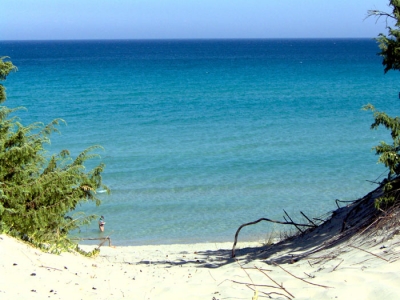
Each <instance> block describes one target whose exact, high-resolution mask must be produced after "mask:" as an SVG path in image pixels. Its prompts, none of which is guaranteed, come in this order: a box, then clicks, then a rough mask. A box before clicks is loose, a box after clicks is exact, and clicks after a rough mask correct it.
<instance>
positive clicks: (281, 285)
mask: <svg viewBox="0 0 400 300" xmlns="http://www.w3.org/2000/svg"><path fill="white" fill-rule="evenodd" d="M254 268H255V269H257V270H258V271H260V272H261V273H263V274H264V275H265V276H267V277H268V279H269V280H271V281H272V282H273V283H275V284H276V285H277V286H278V287H279V288H280V289H282V290H283V291H285V292H286V293H287V294H288V295H289V296H290V297H292V298H295V297H294V296H293V295H292V294H291V293H289V291H288V290H287V289H285V288H284V287H283V284H279V283H277V282H276V281H275V280H274V279H272V277H271V276H269V275H268V274H267V273H266V272H264V271H263V270H262V269H260V268H257V267H254Z"/></svg>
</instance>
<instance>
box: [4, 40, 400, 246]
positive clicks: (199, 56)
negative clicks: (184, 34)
mask: <svg viewBox="0 0 400 300" xmlns="http://www.w3.org/2000/svg"><path fill="white" fill-rule="evenodd" d="M377 52H379V49H378V46H377V44H376V42H375V41H374V40H372V39H271V40H132V41H129V40H121V41H118V40H115V41H114V40H113V41H1V42H0V55H1V56H9V57H10V58H11V60H12V61H13V63H14V64H15V65H16V66H17V67H18V69H19V70H18V72H17V73H15V74H11V75H10V76H9V77H8V79H7V81H6V82H5V83H4V84H5V86H6V88H7V94H8V100H7V102H6V103H5V104H6V105H7V106H9V107H16V106H24V107H26V108H27V111H21V112H19V114H18V115H19V116H20V117H21V121H22V123H24V124H28V123H32V122H36V121H41V122H44V123H48V122H50V121H51V120H53V119H55V118H62V119H64V120H65V121H66V122H67V125H66V126H61V128H60V130H61V134H60V135H58V134H54V135H53V136H52V144H51V146H49V150H50V151H52V152H55V151H59V150H61V149H69V150H70V151H71V153H72V154H73V155H77V154H78V153H79V152H80V151H82V150H84V149H85V148H86V147H88V146H90V145H93V144H98V145H102V146H103V147H104V151H101V152H100V154H101V160H102V161H103V162H104V163H105V164H106V165H107V167H106V170H105V173H104V176H103V179H104V183H105V184H107V185H108V186H109V187H110V188H111V191H112V193H111V195H106V194H104V193H101V191H99V195H100V197H101V198H102V200H103V203H102V205H101V206H100V207H96V206H95V205H94V204H89V205H83V206H82V207H80V208H79V209H80V210H83V211H85V212H86V213H95V214H98V215H104V216H105V219H106V231H105V233H104V234H103V235H110V236H111V238H112V241H113V243H114V244H116V245H143V244H165V243H193V242H214V241H233V237H234V234H235V231H236V229H237V228H238V227H239V226H240V225H241V224H242V223H246V222H250V221H254V220H256V219H258V218H261V217H266V218H271V219H279V220H282V219H283V218H282V216H283V215H284V213H283V209H285V210H286V211H287V212H288V213H289V214H290V215H291V216H292V217H293V218H294V219H295V220H297V221H301V220H302V219H301V215H300V213H299V212H300V211H302V212H304V213H305V214H307V215H308V216H310V217H311V216H312V217H318V216H320V215H323V214H324V213H326V212H329V211H331V210H333V209H335V208H336V204H335V199H341V200H352V199H356V198H359V197H361V196H363V195H364V194H366V193H368V192H369V191H371V190H372V189H374V188H375V187H376V184H373V183H371V182H370V181H375V180H379V178H380V176H382V174H386V173H385V172H386V171H385V169H384V167H383V166H382V165H378V164H377V156H375V155H374V152H373V151H371V148H372V147H373V146H374V145H376V144H378V142H379V141H380V140H383V139H385V140H388V141H390V139H389V134H388V133H387V132H386V131H385V130H378V131H372V130H370V125H371V123H372V121H373V118H372V114H371V113H370V112H365V111H362V110H361V107H362V106H363V105H365V104H367V103H373V104H374V105H375V106H376V107H377V108H378V109H380V110H385V111H387V112H388V113H389V114H392V115H395V114H398V113H399V107H400V100H399V97H398V93H399V89H398V86H397V82H398V74H397V73H395V72H389V73H388V74H386V75H384V73H383V67H382V65H381V58H380V57H379V56H378V55H377ZM96 162H97V163H98V162H99V160H98V161H96ZM381 179H382V178H381ZM283 229H284V228H283V227H276V226H272V225H271V224H267V223H266V224H262V223H259V224H257V225H255V226H252V227H246V228H245V229H243V230H242V233H241V236H240V239H241V240H260V239H261V240H262V239H264V238H266V237H267V235H268V232H269V231H270V230H277V231H279V230H283ZM81 235H82V236H84V237H97V236H100V233H99V231H98V228H97V224H93V225H92V226H90V227H87V228H83V229H82V233H81Z"/></svg>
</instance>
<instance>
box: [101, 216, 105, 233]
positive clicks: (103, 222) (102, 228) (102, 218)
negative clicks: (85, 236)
mask: <svg viewBox="0 0 400 300" xmlns="http://www.w3.org/2000/svg"><path fill="white" fill-rule="evenodd" d="M104 224H106V222H105V221H104V217H103V216H101V217H100V219H99V229H100V231H101V232H103V231H104Z"/></svg>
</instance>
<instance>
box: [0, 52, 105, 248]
mask: <svg viewBox="0 0 400 300" xmlns="http://www.w3.org/2000/svg"><path fill="white" fill-rule="evenodd" d="M13 70H15V67H14V66H13V65H12V63H7V62H4V61H3V60H2V59H0V74H1V75H0V76H1V79H2V80H5V79H6V77H7V75H8V74H9V73H10V72H11V71H13ZM4 97H5V94H4ZM4 100H5V98H4V99H3V101H4ZM17 110H18V108H17V109H10V108H7V107H5V106H0V232H7V233H9V234H11V235H13V236H16V237H19V238H23V239H26V240H28V241H30V242H31V243H33V244H35V245H37V246H41V247H42V248H45V249H47V250H48V251H50V252H58V251H60V250H63V249H66V248H71V247H74V248H75V245H74V244H73V243H72V242H71V241H70V240H69V238H68V233H69V232H70V231H71V230H75V229H78V228H79V227H80V226H82V225H85V224H88V223H90V222H91V221H92V220H94V219H95V218H97V217H96V216H94V215H91V216H86V217H84V216H81V215H78V217H77V216H76V215H72V216H71V215H70V214H71V213H72V212H73V211H74V210H75V208H76V207H77V206H78V205H79V204H80V203H82V202H87V201H92V202H95V204H96V205H100V199H99V198H97V197H96V190H97V189H98V188H103V189H105V190H106V191H109V190H108V188H107V187H106V186H104V185H103V184H102V178H101V173H102V172H103V169H104V164H102V163H100V164H99V165H98V166H96V167H95V168H93V169H92V170H89V171H87V170H86V169H85V166H84V163H85V162H86V161H87V160H88V159H92V158H95V157H98V155H97V154H93V151H95V150H98V149H101V147H99V146H92V147H90V148H88V149H86V150H85V151H83V152H82V153H81V154H79V155H78V157H76V158H75V159H73V158H72V157H71V156H70V154H69V152H68V151H67V150H64V151H61V152H60V153H59V154H54V155H52V156H50V157H49V156H48V154H47V152H46V150H45V148H44V146H45V144H46V143H49V136H50V134H51V133H53V132H57V128H56V127H57V125H59V123H60V122H63V121H62V120H60V119H56V120H54V121H53V122H51V123H50V124H48V125H46V126H44V125H43V124H41V123H34V124H31V125H28V126H23V125H22V124H21V123H20V122H19V120H18V118H16V117H9V116H10V114H11V113H15V112H16V111H17Z"/></svg>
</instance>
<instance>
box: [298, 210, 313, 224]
mask: <svg viewBox="0 0 400 300" xmlns="http://www.w3.org/2000/svg"><path fill="white" fill-rule="evenodd" d="M300 213H301V214H302V215H303V217H304V218H306V219H307V220H308V222H310V223H311V224H313V225H314V227H317V225H316V224H315V223H314V222H313V221H311V220H310V218H308V217H307V216H306V215H305V214H304V213H303V212H302V211H300Z"/></svg>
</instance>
